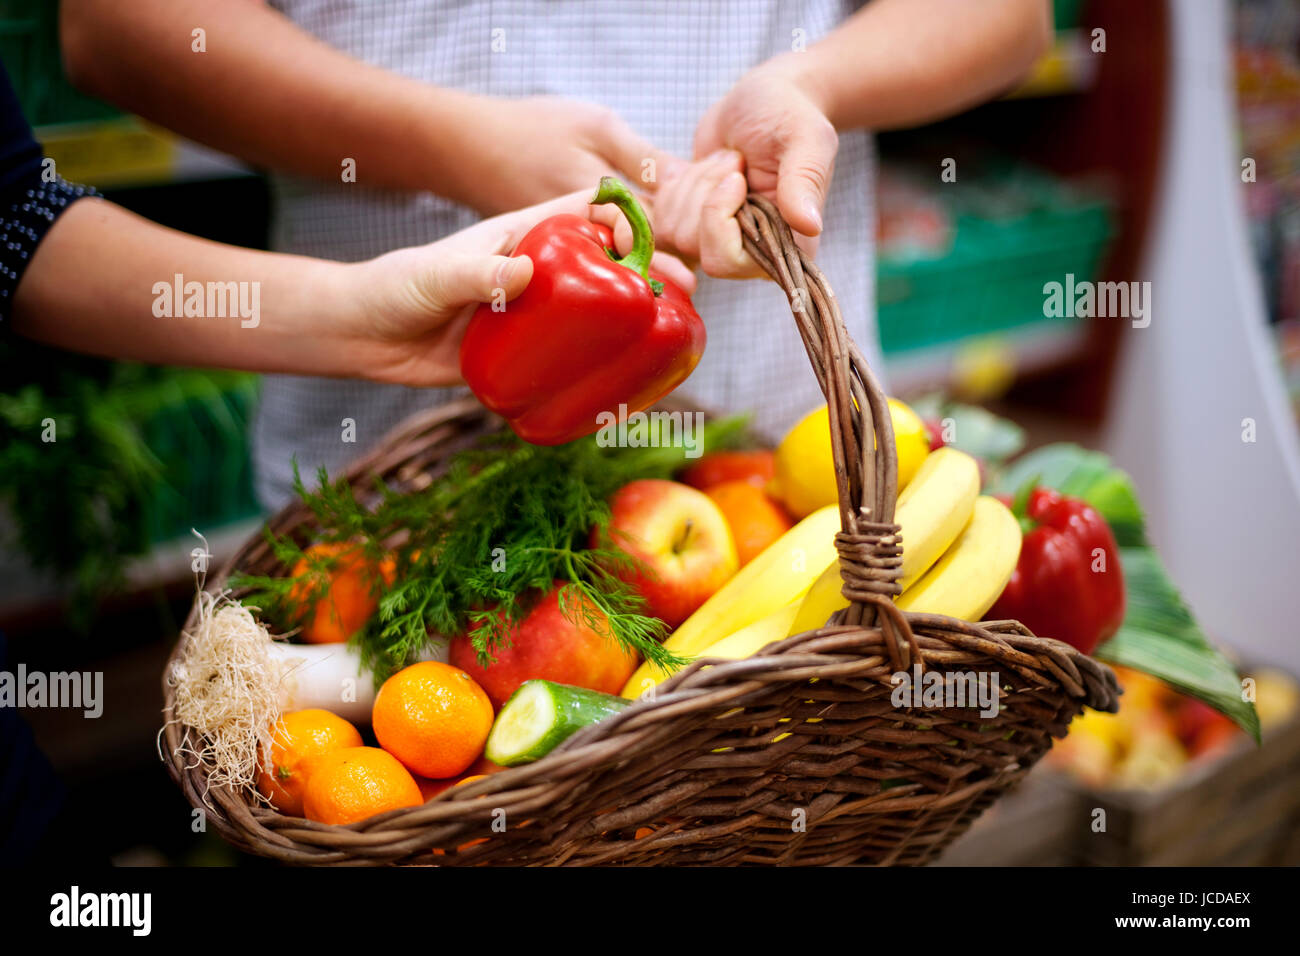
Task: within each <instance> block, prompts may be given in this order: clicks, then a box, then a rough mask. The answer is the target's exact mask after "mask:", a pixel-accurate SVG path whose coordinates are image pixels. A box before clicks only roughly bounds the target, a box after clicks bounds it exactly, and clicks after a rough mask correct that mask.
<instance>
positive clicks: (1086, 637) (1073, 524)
mask: <svg viewBox="0 0 1300 956" xmlns="http://www.w3.org/2000/svg"><path fill="white" fill-rule="evenodd" d="M1011 507H1012V510H1013V511H1015V512H1016V515H1017V517H1019V518H1020V519H1021V523H1022V525H1027V530H1026V532H1025V540H1024V542H1023V544H1022V545H1021V548H1020V561H1019V563H1018V564H1017V565H1016V570H1015V571H1014V572H1013V573H1012V575H1011V580H1010V581H1009V582H1008V583H1007V586H1006V589H1005V590H1004V591H1003V592H1002V596H1001V597H999V598H998V600H997V603H995V604H994V605H993V607H992V609H991V610H990V611H989V613H988V614H987V615H985V619H986V620H990V621H996V620H1004V619H1008V618H1010V619H1014V620H1017V621H1020V622H1021V623H1022V624H1024V625H1025V626H1026V627H1028V628H1029V629H1030V630H1031V631H1033V632H1034V633H1035V634H1037V635H1039V636H1040V637H1054V638H1056V639H1057V640H1061V641H1065V642H1066V643H1067V644H1072V645H1073V646H1074V647H1077V648H1078V649H1079V650H1081V651H1083V653H1085V654H1091V653H1092V652H1093V650H1095V649H1096V647H1097V646H1098V645H1099V644H1101V643H1102V642H1103V641H1105V640H1106V639H1108V638H1110V637H1111V636H1113V635H1114V633H1115V632H1116V631H1117V630H1119V627H1120V625H1121V624H1122V623H1123V622H1124V606H1125V601H1124V571H1123V569H1122V568H1121V566H1120V562H1119V547H1118V545H1116V543H1115V535H1114V534H1112V533H1111V530H1110V525H1108V524H1106V519H1105V518H1103V517H1102V516H1101V515H1100V514H1098V513H1097V511H1096V509H1094V508H1093V507H1092V506H1091V505H1089V504H1088V503H1087V502H1084V501H1080V500H1079V499H1077V498H1067V497H1065V496H1064V495H1062V494H1061V493H1060V492H1057V491H1054V490H1052V489H1051V488H1034V489H1033V490H1032V491H1031V492H1029V494H1028V496H1027V500H1026V496H1025V495H1024V494H1021V495H1018V496H1017V498H1016V501H1015V502H1014V503H1012V504H1011Z"/></svg>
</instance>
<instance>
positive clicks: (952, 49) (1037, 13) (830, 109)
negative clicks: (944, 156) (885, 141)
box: [780, 0, 1052, 129]
mask: <svg viewBox="0 0 1300 956" xmlns="http://www.w3.org/2000/svg"><path fill="white" fill-rule="evenodd" d="M1051 28H1052V18H1051V10H1050V5H1049V3H1048V0H873V2H871V3H868V4H867V5H866V6H865V7H863V9H861V10H860V11H858V12H857V13H856V14H854V16H852V17H851V18H850V19H849V20H847V21H845V22H844V23H843V24H842V25H841V26H840V27H839V28H837V29H836V30H834V31H833V32H832V33H830V34H829V35H827V36H826V37H825V38H824V39H822V40H821V41H819V42H818V43H816V44H814V45H813V46H811V47H809V48H808V50H807V51H805V52H803V53H791V54H785V55H784V56H782V57H781V58H780V62H781V64H782V65H783V66H784V67H786V68H789V69H792V70H794V71H795V72H797V73H798V74H800V75H801V77H802V78H803V79H804V80H805V81H806V82H807V83H808V84H809V86H810V88H811V89H812V90H813V91H814V92H813V94H812V95H813V96H814V97H815V98H816V99H818V100H819V101H820V103H821V104H822V106H823V108H824V111H825V113H826V116H827V117H828V118H829V119H830V120H831V122H832V123H834V124H835V126H836V128H838V129H854V128H858V127H866V128H869V129H889V128H895V127H902V126H913V125H919V124H921V123H926V122H930V121H933V120H936V119H939V118H941V117H943V116H946V115H949V114H952V113H957V112H960V111H961V110H964V109H967V108H969V107H971V106H974V105H975V104H977V103H980V102H983V101H984V100H987V99H989V98H991V97H992V96H995V95H997V94H998V93H1000V92H1002V91H1003V90H1005V89H1007V88H1008V87H1010V86H1011V85H1012V84H1013V83H1014V82H1015V81H1016V80H1017V79H1019V78H1020V77H1021V76H1023V75H1024V74H1025V72H1026V71H1027V70H1028V69H1029V67H1030V66H1031V65H1032V64H1033V62H1034V61H1035V59H1037V58H1038V56H1040V55H1041V54H1042V52H1043V51H1044V50H1045V49H1046V48H1047V44H1048V43H1049V42H1050V38H1051Z"/></svg>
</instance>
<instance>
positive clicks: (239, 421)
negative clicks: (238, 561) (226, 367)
mask: <svg viewBox="0 0 1300 956" xmlns="http://www.w3.org/2000/svg"><path fill="white" fill-rule="evenodd" d="M256 397H257V379H256V377H255V376H252V375H243V374H239V373H225V372H203V371H193V370H183V371H176V372H175V373H173V374H170V375H169V376H168V378H167V379H166V380H165V381H163V382H161V383H155V384H151V385H150V386H149V387H148V396H147V398H144V397H143V396H141V399H142V400H141V401H138V402H132V400H131V398H130V397H128V399H127V401H128V404H134V405H137V406H138V407H140V409H141V413H142V417H141V420H140V421H139V428H140V434H141V437H142V438H143V439H144V441H145V443H146V445H148V447H149V450H150V452H152V454H153V455H154V456H155V457H156V458H157V459H158V461H159V463H160V465H161V471H162V474H161V479H160V482H159V484H158V486H157V487H156V488H155V489H154V492H153V494H152V495H151V496H150V499H149V501H148V502H147V503H146V506H145V520H146V524H147V528H148V532H149V538H150V540H151V541H154V542H159V541H169V540H172V539H174V538H177V537H180V536H183V535H188V534H189V532H190V529H191V528H197V529H199V530H200V531H202V530H204V529H205V528H207V529H211V528H215V527H220V526H221V525H225V524H230V523H232V522H235V521H239V520H241V519H244V518H249V517H252V516H254V515H257V514H258V513H259V511H260V509H259V507H258V504H257V500H256V498H255V497H254V494H253V481H252V465H251V462H250V459H249V453H248V440H247V434H248V423H249V420H250V418H251V415H252V409H253V405H254V402H255V400H256ZM146 405H149V406H152V410H151V411H148V412H144V406H146Z"/></svg>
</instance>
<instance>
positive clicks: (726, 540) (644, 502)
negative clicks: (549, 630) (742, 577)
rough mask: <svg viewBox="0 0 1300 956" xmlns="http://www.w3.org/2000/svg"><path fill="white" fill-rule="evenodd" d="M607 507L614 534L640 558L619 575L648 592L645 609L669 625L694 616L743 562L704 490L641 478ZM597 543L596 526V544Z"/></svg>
mask: <svg viewBox="0 0 1300 956" xmlns="http://www.w3.org/2000/svg"><path fill="white" fill-rule="evenodd" d="M609 508H610V516H611V517H610V523H609V536H610V540H611V541H612V543H613V544H614V546H615V547H617V548H620V549H622V550H623V551H626V552H627V553H628V554H630V555H631V556H632V557H634V558H636V559H637V562H638V566H637V567H636V568H634V569H629V570H624V571H620V575H621V576H622V577H623V578H624V579H625V580H627V581H628V582H629V583H631V584H632V585H633V586H634V587H635V588H636V589H637V591H638V592H639V593H640V594H641V596H642V597H643V598H645V602H646V613H647V614H650V615H652V616H654V617H657V618H660V619H661V620H662V621H663V622H664V623H665V624H667V625H668V626H669V627H677V625H679V624H681V623H682V622H683V621H684V620H686V619H687V618H688V617H690V616H691V614H692V613H693V612H694V611H695V609H696V608H697V607H699V606H700V605H701V604H703V603H704V602H705V601H707V600H708V599H709V598H710V597H711V596H712V595H713V592H715V591H717V590H718V589H719V588H720V587H722V586H723V585H724V584H726V583H727V581H728V580H729V579H730V578H731V576H732V575H734V574H735V573H736V570H737V569H738V568H739V566H740V562H739V560H738V558H737V557H736V545H735V542H734V541H733V540H732V537H731V529H730V528H728V527H727V519H726V518H725V517H724V516H723V514H722V511H721V510H720V509H719V508H718V506H717V505H716V504H714V503H713V501H712V500H710V498H709V496H708V495H706V494H704V492H702V491H698V490H696V489H695V488H691V487H688V486H687V485H683V484H679V483H678V482H675V481H664V480H661V479H657V478H643V479H640V480H638V481H633V482H631V483H629V484H626V485H624V486H623V487H622V488H620V489H619V490H618V491H616V492H615V493H614V496H613V497H612V498H611V499H610V502H609ZM599 543H600V536H599V534H598V533H597V532H596V531H593V532H592V546H593V547H596V546H598V544H599ZM606 543H608V542H606Z"/></svg>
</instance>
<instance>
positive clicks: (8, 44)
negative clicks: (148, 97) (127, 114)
mask: <svg viewBox="0 0 1300 956" xmlns="http://www.w3.org/2000/svg"><path fill="white" fill-rule="evenodd" d="M0 60H3V61H4V65H5V69H6V70H7V71H8V73H9V78H10V80H11V81H12V82H13V85H14V90H15V92H17V94H18V101H19V103H20V104H21V105H22V108H23V113H24V114H25V115H26V116H27V121H28V122H29V123H31V124H32V125H33V126H47V125H51V124H55V123H77V122H84V121H89V120H98V119H106V118H109V117H114V116H120V115H121V112H120V111H118V110H116V109H114V108H113V107H111V106H109V105H108V104H106V103H103V102H101V101H99V100H97V99H94V98H92V97H89V96H86V95H85V94H83V93H79V92H78V91H77V90H75V89H74V88H73V86H72V84H71V83H69V82H68V78H67V76H66V75H65V74H64V72H63V59H62V55H61V53H60V51H59V4H58V2H57V0H0Z"/></svg>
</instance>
